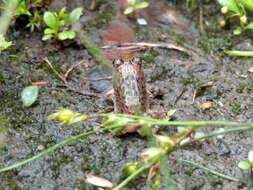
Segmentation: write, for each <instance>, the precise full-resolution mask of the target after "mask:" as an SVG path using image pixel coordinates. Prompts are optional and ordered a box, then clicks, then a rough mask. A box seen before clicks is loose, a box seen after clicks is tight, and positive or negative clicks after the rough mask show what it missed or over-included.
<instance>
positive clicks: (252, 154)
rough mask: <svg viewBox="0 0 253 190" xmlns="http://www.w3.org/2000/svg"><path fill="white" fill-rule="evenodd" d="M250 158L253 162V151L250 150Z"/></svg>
mask: <svg viewBox="0 0 253 190" xmlns="http://www.w3.org/2000/svg"><path fill="white" fill-rule="evenodd" d="M248 159H249V162H250V163H253V151H252V150H251V151H249V154H248Z"/></svg>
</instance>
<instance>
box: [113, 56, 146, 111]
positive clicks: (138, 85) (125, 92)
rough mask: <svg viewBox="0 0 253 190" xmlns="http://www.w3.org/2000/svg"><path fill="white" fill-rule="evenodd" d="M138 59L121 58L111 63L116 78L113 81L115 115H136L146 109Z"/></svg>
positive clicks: (142, 76)
mask: <svg viewBox="0 0 253 190" xmlns="http://www.w3.org/2000/svg"><path fill="white" fill-rule="evenodd" d="M141 66H142V60H141V58H139V57H129V56H127V57H126V56H125V57H121V58H118V59H115V60H114V61H113V67H114V68H115V74H116V75H117V77H114V78H115V79H118V80H116V81H115V80H114V81H113V90H114V94H113V103H114V112H115V113H124V114H131V115H138V114H142V115H143V113H145V112H146V111H147V109H148V106H149V105H148V97H147V91H146V83H145V79H144V74H143V71H142V68H141Z"/></svg>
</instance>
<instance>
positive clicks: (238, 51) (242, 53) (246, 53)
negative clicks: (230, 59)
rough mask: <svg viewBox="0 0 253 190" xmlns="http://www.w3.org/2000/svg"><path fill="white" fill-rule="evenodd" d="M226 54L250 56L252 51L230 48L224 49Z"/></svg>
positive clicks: (252, 53) (252, 54)
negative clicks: (229, 49) (228, 49)
mask: <svg viewBox="0 0 253 190" xmlns="http://www.w3.org/2000/svg"><path fill="white" fill-rule="evenodd" d="M225 53H226V54H228V55H235V56H242V57H252V56H253V51H240V50H231V51H225Z"/></svg>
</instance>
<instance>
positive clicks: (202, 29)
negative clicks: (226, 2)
mask: <svg viewBox="0 0 253 190" xmlns="http://www.w3.org/2000/svg"><path fill="white" fill-rule="evenodd" d="M199 27H200V32H201V33H205V30H204V27H203V8H202V6H201V5H200V7H199Z"/></svg>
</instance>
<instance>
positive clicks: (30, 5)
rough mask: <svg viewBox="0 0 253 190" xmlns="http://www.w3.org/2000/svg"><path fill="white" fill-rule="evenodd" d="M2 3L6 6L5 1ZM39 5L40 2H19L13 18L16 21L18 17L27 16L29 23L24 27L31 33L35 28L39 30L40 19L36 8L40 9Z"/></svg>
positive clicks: (27, 0) (40, 0)
mask: <svg viewBox="0 0 253 190" xmlns="http://www.w3.org/2000/svg"><path fill="white" fill-rule="evenodd" d="M4 3H5V5H7V1H6V0H5V1H4ZM41 3H42V0H19V1H18V4H17V7H16V11H15V13H14V15H13V18H14V19H17V18H18V17H20V16H28V17H29V23H28V24H27V25H26V27H29V28H30V30H31V32H33V31H34V29H35V27H36V28H38V29H39V28H40V26H41V20H42V19H41V16H40V15H39V11H38V9H37V8H38V7H41Z"/></svg>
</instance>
